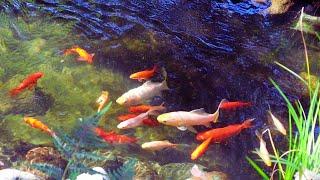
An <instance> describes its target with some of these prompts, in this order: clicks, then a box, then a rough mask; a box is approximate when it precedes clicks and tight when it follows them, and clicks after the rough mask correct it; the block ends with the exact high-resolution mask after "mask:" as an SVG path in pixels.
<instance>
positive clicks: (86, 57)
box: [64, 46, 94, 64]
mask: <svg viewBox="0 0 320 180" xmlns="http://www.w3.org/2000/svg"><path fill="white" fill-rule="evenodd" d="M69 54H78V55H79V57H78V59H77V60H78V61H86V62H87V63H89V64H92V63H93V56H94V53H92V54H89V53H88V52H87V51H86V50H84V49H82V48H80V47H79V46H74V47H72V48H70V49H66V50H65V51H64V55H65V56H66V55H69Z"/></svg>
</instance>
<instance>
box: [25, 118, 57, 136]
mask: <svg viewBox="0 0 320 180" xmlns="http://www.w3.org/2000/svg"><path fill="white" fill-rule="evenodd" d="M23 120H24V122H26V123H27V124H29V125H30V126H31V127H33V128H36V129H40V130H41V131H44V132H46V133H48V134H49V135H51V136H53V135H54V132H53V131H52V130H51V129H49V127H48V126H46V125H45V124H43V123H42V122H41V121H39V120H37V119H35V118H33V117H24V118H23Z"/></svg>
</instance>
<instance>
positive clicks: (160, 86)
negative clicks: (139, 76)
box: [116, 70, 169, 106]
mask: <svg viewBox="0 0 320 180" xmlns="http://www.w3.org/2000/svg"><path fill="white" fill-rule="evenodd" d="M163 71H164V70H163ZM164 77H165V79H164V80H163V81H162V82H161V83H159V82H152V81H147V82H145V83H143V84H142V85H141V86H139V87H137V88H134V89H131V90H129V91H128V92H126V93H124V94H122V95H121V96H120V97H119V98H118V99H117V100H116V102H117V103H118V104H120V105H125V106H130V105H136V104H139V103H141V102H143V101H145V100H149V99H151V98H152V97H154V96H158V95H161V92H162V91H164V90H168V89H169V88H168V85H167V73H166V72H165V71H164Z"/></svg>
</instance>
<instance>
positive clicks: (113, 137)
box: [94, 128, 137, 144]
mask: <svg viewBox="0 0 320 180" xmlns="http://www.w3.org/2000/svg"><path fill="white" fill-rule="evenodd" d="M94 131H95V133H96V134H97V135H98V136H99V137H101V138H102V139H103V140H104V141H106V142H108V143H110V144H114V143H115V144H128V143H136V142H137V139H136V138H134V137H129V136H126V135H120V134H116V133H115V132H114V131H110V132H105V131H104V130H103V129H102V128H94Z"/></svg>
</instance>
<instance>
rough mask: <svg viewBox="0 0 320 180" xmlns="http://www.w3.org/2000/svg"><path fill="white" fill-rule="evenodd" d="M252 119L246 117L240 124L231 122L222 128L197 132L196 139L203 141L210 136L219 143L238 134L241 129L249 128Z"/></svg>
mask: <svg viewBox="0 0 320 180" xmlns="http://www.w3.org/2000/svg"><path fill="white" fill-rule="evenodd" d="M253 120H254V119H247V120H245V121H244V122H243V123H241V124H233V125H229V126H226V127H223V128H216V129H211V130H209V131H204V132H201V133H198V134H197V136H196V139H197V140H198V141H204V140H206V139H208V138H210V137H211V138H212V141H213V142H216V143H219V142H222V141H224V140H226V139H228V138H230V137H232V136H235V135H237V134H239V133H240V132H241V131H242V130H243V129H246V128H250V127H251V123H252V121H253Z"/></svg>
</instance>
